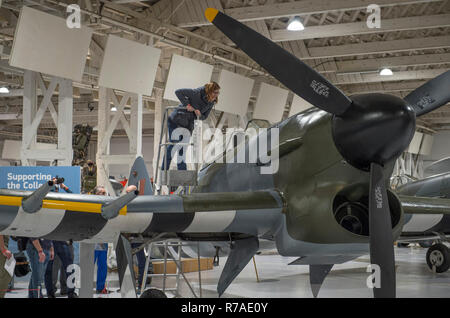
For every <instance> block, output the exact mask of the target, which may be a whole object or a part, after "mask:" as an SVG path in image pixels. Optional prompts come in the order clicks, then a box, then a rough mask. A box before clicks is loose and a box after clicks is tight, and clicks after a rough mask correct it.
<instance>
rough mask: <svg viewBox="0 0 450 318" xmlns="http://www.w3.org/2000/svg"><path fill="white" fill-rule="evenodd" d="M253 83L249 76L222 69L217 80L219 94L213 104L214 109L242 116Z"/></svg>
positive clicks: (245, 109) (246, 106) (245, 110)
mask: <svg viewBox="0 0 450 318" xmlns="http://www.w3.org/2000/svg"><path fill="white" fill-rule="evenodd" d="M254 83H255V81H254V80H252V79H250V78H247V77H245V76H242V75H239V74H236V73H232V72H229V71H226V70H222V71H221V73H220V78H219V81H218V84H219V85H220V96H219V102H218V103H217V105H216V106H215V107H216V110H220V111H224V112H227V113H232V114H236V115H240V116H241V117H244V116H245V114H246V113H247V108H248V102H249V100H250V95H251V94H252V89H253V84H254Z"/></svg>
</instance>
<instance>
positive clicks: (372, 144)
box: [333, 94, 416, 170]
mask: <svg viewBox="0 0 450 318" xmlns="http://www.w3.org/2000/svg"><path fill="white" fill-rule="evenodd" d="M351 99H352V101H353V104H352V106H351V107H350V108H349V109H348V110H347V111H346V112H345V113H344V114H343V115H341V116H339V117H337V116H334V118H333V137H334V142H335V144H336V147H337V148H338V150H339V152H340V153H341V155H342V156H343V157H344V158H345V159H346V160H347V161H348V162H349V163H350V164H352V165H353V166H355V167H357V168H359V169H363V170H369V167H370V163H371V162H374V163H378V164H381V165H384V164H386V163H387V162H389V161H391V160H393V159H395V158H397V157H398V156H399V155H400V154H401V153H402V152H403V151H404V150H405V149H406V148H407V147H408V146H409V143H410V142H411V139H412V138H413V136H414V131H415V128H416V116H415V113H414V111H413V109H412V108H411V107H410V106H408V105H407V104H406V102H405V101H404V100H403V99H401V98H398V97H396V96H392V95H384V94H364V95H355V96H352V97H351Z"/></svg>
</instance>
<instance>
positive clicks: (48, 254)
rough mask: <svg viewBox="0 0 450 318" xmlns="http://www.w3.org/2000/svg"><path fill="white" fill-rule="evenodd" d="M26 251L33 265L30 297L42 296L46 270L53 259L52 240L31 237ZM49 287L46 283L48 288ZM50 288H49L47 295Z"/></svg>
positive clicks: (29, 287)
mask: <svg viewBox="0 0 450 318" xmlns="http://www.w3.org/2000/svg"><path fill="white" fill-rule="evenodd" d="M26 246H27V247H26V251H27V254H28V259H29V261H30V265H31V277H30V283H29V284H28V298H42V293H41V285H42V282H43V278H44V270H45V268H46V266H47V263H48V262H49V261H52V259H53V255H54V250H53V244H52V241H50V240H44V239H38V238H32V237H31V238H29V239H28V242H27V245H26ZM47 288H48V286H47V284H46V289H47ZM48 293H49V290H48V289H47V295H48Z"/></svg>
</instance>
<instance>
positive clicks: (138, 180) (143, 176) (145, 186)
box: [128, 157, 153, 195]
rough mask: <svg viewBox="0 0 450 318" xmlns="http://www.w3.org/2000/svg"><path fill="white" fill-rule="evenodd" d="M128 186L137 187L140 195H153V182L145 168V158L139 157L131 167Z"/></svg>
mask: <svg viewBox="0 0 450 318" xmlns="http://www.w3.org/2000/svg"><path fill="white" fill-rule="evenodd" d="M128 185H135V186H136V187H137V188H138V190H139V195H143V194H145V195H152V194H153V189H152V182H151V180H150V177H149V175H148V172H147V168H146V166H145V162H144V158H142V157H137V158H136V160H135V161H134V164H133V167H131V171H130V177H129V178H128Z"/></svg>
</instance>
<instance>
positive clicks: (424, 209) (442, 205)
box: [399, 195, 450, 214]
mask: <svg viewBox="0 0 450 318" xmlns="http://www.w3.org/2000/svg"><path fill="white" fill-rule="evenodd" d="M399 199H400V202H401V204H402V207H403V210H404V212H405V213H407V214H450V199H443V198H429V197H415V196H407V195H399Z"/></svg>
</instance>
